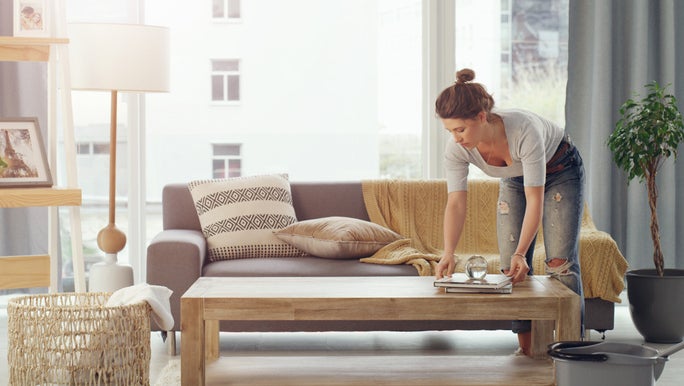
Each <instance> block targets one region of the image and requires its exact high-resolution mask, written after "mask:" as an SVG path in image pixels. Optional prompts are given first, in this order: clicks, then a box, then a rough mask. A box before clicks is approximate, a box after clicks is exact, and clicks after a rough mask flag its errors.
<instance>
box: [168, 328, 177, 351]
mask: <svg viewBox="0 0 684 386" xmlns="http://www.w3.org/2000/svg"><path fill="white" fill-rule="evenodd" d="M166 353H167V354H169V355H170V356H172V357H175V356H176V331H168V335H167V337H166Z"/></svg>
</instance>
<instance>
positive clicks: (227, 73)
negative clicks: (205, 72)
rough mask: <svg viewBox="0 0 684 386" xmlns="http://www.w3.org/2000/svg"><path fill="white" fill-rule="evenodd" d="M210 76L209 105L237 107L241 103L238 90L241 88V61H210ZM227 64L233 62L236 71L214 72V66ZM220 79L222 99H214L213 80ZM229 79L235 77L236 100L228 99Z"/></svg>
mask: <svg viewBox="0 0 684 386" xmlns="http://www.w3.org/2000/svg"><path fill="white" fill-rule="evenodd" d="M210 62H211V63H210V66H211V68H210V74H209V86H210V87H209V88H210V97H211V103H212V104H214V105H239V104H240V102H241V101H242V98H241V95H240V89H241V88H242V86H241V85H242V75H241V67H242V66H241V64H242V60H240V59H239V58H221V59H218V58H214V59H211V60H210ZM227 62H235V64H236V67H237V69H236V70H216V69H215V65H217V64H221V63H227ZM215 77H221V80H222V82H221V84H222V91H223V97H222V99H214V78H215ZM231 77H237V99H228V98H229V96H230V91H231V87H230V85H231V82H230V78H231Z"/></svg>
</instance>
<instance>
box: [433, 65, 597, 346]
mask: <svg viewBox="0 0 684 386" xmlns="http://www.w3.org/2000/svg"><path fill="white" fill-rule="evenodd" d="M456 78H457V80H456V83H455V84H454V85H452V86H450V87H448V88H446V89H445V90H444V91H442V93H441V94H440V95H439V97H438V98H437V101H436V103H435V108H436V112H437V115H438V116H439V117H440V118H441V119H442V123H443V124H444V128H445V129H446V130H447V131H448V132H449V133H450V134H451V136H452V138H451V139H452V140H450V141H449V143H448V144H447V147H446V151H445V165H446V177H447V187H448V190H449V195H448V199H447V205H446V209H445V212H444V254H443V256H442V257H441V259H440V261H439V263H438V264H437V269H436V278H437V279H440V278H442V277H445V276H450V275H451V274H452V273H453V272H454V267H455V265H456V262H455V257H454V250H455V249H456V244H457V243H458V241H459V238H460V237H461V232H462V230H463V224H464V221H465V216H466V197H467V188H468V184H467V177H468V166H469V165H470V164H474V165H476V166H477V167H479V168H480V169H482V171H483V172H485V173H486V174H487V175H489V176H492V177H499V178H501V182H500V185H499V201H498V208H497V237H498V245H499V253H500V259H501V260H500V261H501V270H502V271H503V273H504V274H506V275H508V276H512V281H513V284H515V283H519V282H521V281H524V280H525V277H526V275H528V274H530V275H531V274H532V273H533V272H532V271H531V268H530V267H531V266H532V255H533V252H534V243H535V237H536V234H537V231H538V229H539V226H540V224H543V225H544V226H543V229H544V247H545V248H546V265H547V269H546V270H547V273H548V274H549V275H551V276H553V277H556V278H557V279H558V280H560V281H561V282H563V283H564V284H565V285H566V286H568V287H569V288H570V289H572V290H573V291H575V292H576V293H577V294H578V295H580V298H581V299H582V302H581V304H582V310H581V312H582V319H583V315H584V302H583V299H584V296H583V292H582V279H581V277H580V262H579V256H578V243H579V231H580V225H581V219H582V209H583V205H584V199H583V186H584V166H583V164H582V158H581V157H580V155H579V152H578V151H577V148H575V146H574V145H573V144H572V143H571V142H570V139H569V137H568V136H567V135H565V133H564V130H563V129H562V128H561V127H559V126H558V125H556V124H554V123H553V122H550V121H549V120H546V119H544V118H542V117H540V116H539V115H536V114H534V113H532V112H529V111H525V110H498V109H497V110H493V108H494V99H493V98H492V96H491V95H490V94H489V93H488V92H487V91H486V89H485V88H484V87H483V86H482V85H481V84H479V83H474V82H472V80H473V79H474V78H475V72H474V71H473V70H471V69H463V70H460V71H459V72H458V73H457V74H456ZM530 331H531V323H530V322H529V321H516V322H514V323H513V332H515V333H517V334H518V342H519V344H520V348H519V349H518V350H517V351H516V353H518V354H524V355H530V345H531V332H530Z"/></svg>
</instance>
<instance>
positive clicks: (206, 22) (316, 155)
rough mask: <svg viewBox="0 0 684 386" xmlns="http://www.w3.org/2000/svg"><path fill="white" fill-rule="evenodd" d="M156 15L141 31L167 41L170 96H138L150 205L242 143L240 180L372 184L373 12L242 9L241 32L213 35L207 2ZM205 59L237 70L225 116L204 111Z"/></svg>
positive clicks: (269, 4)
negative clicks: (236, 64)
mask: <svg viewBox="0 0 684 386" xmlns="http://www.w3.org/2000/svg"><path fill="white" fill-rule="evenodd" d="M168 5H169V3H168V2H167V1H164V0H148V1H147V2H146V6H147V8H148V9H154V10H155V12H154V13H152V12H148V14H147V15H146V17H147V24H157V25H166V26H169V27H170V33H171V42H172V46H171V53H172V59H171V64H172V65H171V92H170V93H168V94H158V95H152V94H150V95H147V96H146V98H147V107H148V110H147V153H148V157H147V167H148V174H147V176H148V187H147V192H148V197H149V198H150V199H152V200H154V196H155V193H156V192H157V193H159V194H161V188H162V187H163V185H164V184H166V183H169V182H182V181H187V180H188V179H192V178H211V144H212V143H242V144H243V147H242V155H243V174H244V175H251V174H258V173H268V172H287V173H289V174H290V178H291V179H292V180H312V179H317V180H322V179H326V176H330V179H335V180H343V179H359V178H370V177H374V176H376V175H377V172H378V159H377V148H378V140H377V134H378V118H377V115H378V114H377V53H376V40H377V39H376V32H375V31H376V19H377V17H376V12H377V11H376V9H377V5H376V3H375V2H374V1H367V0H344V1H336V2H331V1H319V0H293V1H280V0H249V1H243V2H242V6H243V7H242V21H241V22H238V23H218V24H217V23H213V22H212V21H211V8H210V7H211V2H209V1H203V2H198V3H197V6H195V7H188V8H185V9H184V12H182V13H178V12H174V11H175V10H174V9H173V8H171V7H169V6H168ZM160 10H161V11H160ZM314 15H316V16H315V17H314ZM212 58H217V59H232V58H237V59H240V61H241V63H240V71H241V84H240V87H241V90H240V98H241V100H240V102H239V103H238V104H237V105H232V106H230V105H229V106H226V105H223V106H222V105H215V104H212V103H211V101H210V95H211V92H210V78H209V74H210V70H211V59H212Z"/></svg>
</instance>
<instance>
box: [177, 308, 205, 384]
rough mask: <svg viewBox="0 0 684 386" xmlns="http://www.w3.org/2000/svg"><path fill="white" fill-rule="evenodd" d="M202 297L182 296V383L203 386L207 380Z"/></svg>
mask: <svg viewBox="0 0 684 386" xmlns="http://www.w3.org/2000/svg"><path fill="white" fill-rule="evenodd" d="M202 304H203V303H202V299H197V298H181V384H182V385H183V386H202V385H204V381H205V373H204V371H205V366H204V365H205V363H204V355H205V354H204V352H205V350H204V349H205V347H204V345H205V326H204V312H203V310H202V308H203V307H202Z"/></svg>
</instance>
